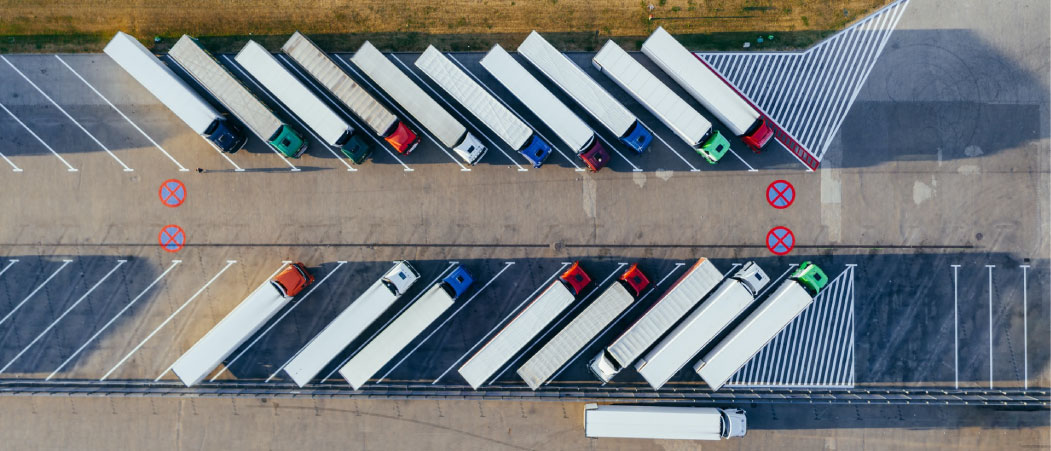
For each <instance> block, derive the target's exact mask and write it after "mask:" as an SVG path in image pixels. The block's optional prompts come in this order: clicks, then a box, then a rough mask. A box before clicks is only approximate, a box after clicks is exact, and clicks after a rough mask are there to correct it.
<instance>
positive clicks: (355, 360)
mask: <svg viewBox="0 0 1051 451" xmlns="http://www.w3.org/2000/svg"><path fill="white" fill-rule="evenodd" d="M473 281H474V280H473V279H472V278H471V275H470V274H468V273H467V270H465V269H463V267H462V266H457V267H456V268H454V269H453V270H452V272H451V273H449V275H448V276H445V278H444V279H442V281H441V282H438V283H436V284H434V286H432V287H431V288H430V289H428V290H427V291H426V292H425V293H423V295H421V296H420V298H419V299H418V300H416V302H414V303H413V304H412V305H410V306H409V307H408V308H407V309H405V311H404V312H402V314H401V315H399V316H398V317H397V318H396V319H395V320H394V321H392V322H391V323H390V325H389V326H387V327H386V328H384V329H383V331H381V332H380V333H379V335H377V336H376V338H375V339H373V340H372V341H370V342H369V343H368V344H367V345H365V347H364V348H362V349H361V351H359V352H358V353H357V354H355V355H354V357H352V358H351V359H350V360H349V361H348V362H347V364H346V365H343V367H342V368H340V369H339V374H340V375H342V376H343V378H344V379H346V380H347V382H348V383H350V386H351V387H354V389H355V390H357V389H359V388H361V386H362V385H365V383H366V382H368V380H369V379H370V378H372V376H373V375H375V374H376V372H378V371H379V370H380V369H382V368H383V367H384V366H385V365H386V364H387V363H389V362H390V361H391V360H392V359H394V357H395V356H397V355H398V353H400V352H401V351H402V350H403V349H405V347H406V346H408V345H409V343H410V342H412V340H413V339H414V338H416V336H418V335H419V334H421V333H423V331H424V329H426V328H427V327H428V326H430V325H431V323H433V322H434V321H435V320H437V319H438V317H439V316H441V314H442V313H444V312H445V311H446V310H448V309H449V307H452V305H453V303H454V302H455V301H456V298H458V297H460V295H462V294H463V293H464V292H465V291H467V288H469V287H470V286H471V283H472V282H473Z"/></svg>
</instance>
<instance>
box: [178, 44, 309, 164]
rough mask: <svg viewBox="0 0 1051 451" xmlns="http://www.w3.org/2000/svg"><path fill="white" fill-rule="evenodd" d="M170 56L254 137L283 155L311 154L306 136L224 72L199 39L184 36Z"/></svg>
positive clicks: (298, 155)
mask: <svg viewBox="0 0 1051 451" xmlns="http://www.w3.org/2000/svg"><path fill="white" fill-rule="evenodd" d="M168 56H170V57H171V58H172V60H174V61H175V62H176V63H177V64H178V65H179V67H181V68H182V70H184V71H186V73H187V74H190V76H191V77H193V79H194V80H196V81H197V83H199V84H200V85H201V86H202V87H204V89H205V90H206V91H208V92H209V93H211V94H212V96H213V97H215V98H216V99H217V100H219V103H222V104H223V106H225V107H226V109H228V110H230V112H231V113H233V114H234V116H237V118H238V119H240V120H241V123H243V124H244V125H245V126H246V127H248V129H249V130H251V131H252V133H254V134H255V135H256V136H258V137H259V139H261V140H263V142H265V143H267V144H268V145H270V146H271V147H273V148H274V149H276V150H277V151H278V152H280V153H281V154H282V155H284V156H286V157H289V158H299V157H300V156H302V155H303V153H304V152H306V151H307V141H306V140H305V139H303V135H302V134H300V133H299V132H298V131H296V130H295V129H294V128H292V127H291V126H290V125H288V124H285V123H283V122H281V120H280V119H278V118H277V116H275V115H274V112H273V111H270V109H269V108H267V107H266V105H264V104H263V102H260V101H259V99H257V98H256V97H255V96H254V95H252V93H251V92H249V91H248V89H247V88H245V86H244V85H242V84H241V82H239V81H237V79H236V78H234V76H233V75H231V74H230V72H228V71H227V70H226V69H223V66H222V65H220V64H219V62H218V61H216V60H215V58H213V57H212V55H211V54H209V53H208V51H206V50H205V49H204V48H203V47H201V46H200V44H198V42H197V40H196V39H194V38H191V37H189V36H187V35H182V37H181V38H179V41H178V42H176V43H175V45H173V46H172V48H171V50H169V51H168Z"/></svg>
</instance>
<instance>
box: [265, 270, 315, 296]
mask: <svg viewBox="0 0 1051 451" xmlns="http://www.w3.org/2000/svg"><path fill="white" fill-rule="evenodd" d="M312 283H314V276H312V275H311V274H310V272H309V271H307V268H306V266H305V265H303V263H300V262H296V263H293V264H291V265H288V266H286V267H285V269H284V271H281V272H280V273H278V274H277V275H276V276H274V278H273V279H270V284H271V285H273V286H274V288H276V289H277V291H278V292H279V293H281V296H284V297H289V298H290V297H294V296H295V295H297V294H299V292H300V291H303V289H304V288H306V287H307V285H310V284H312Z"/></svg>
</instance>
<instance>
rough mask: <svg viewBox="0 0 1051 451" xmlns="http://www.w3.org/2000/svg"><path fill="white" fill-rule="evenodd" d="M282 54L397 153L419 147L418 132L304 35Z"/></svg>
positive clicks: (287, 45) (290, 41)
mask: <svg viewBox="0 0 1051 451" xmlns="http://www.w3.org/2000/svg"><path fill="white" fill-rule="evenodd" d="M281 50H282V51H284V52H285V54H286V55H288V56H289V57H290V58H292V59H293V60H295V62H296V63H297V64H299V66H300V67H302V68H303V69H304V70H305V71H306V72H307V73H308V74H310V76H311V77H313V78H314V79H315V80H317V81H318V83H320V84H321V86H323V87H324V88H325V89H326V90H328V92H330V93H332V95H333V96H335V97H336V99H338V100H339V101H340V102H341V103H342V104H343V105H344V106H346V107H347V108H348V109H349V110H350V111H351V112H352V113H354V115H356V116H357V117H358V118H359V119H361V120H362V121H363V122H365V125H367V126H368V127H369V128H370V129H372V132H373V133H375V134H376V135H377V136H380V137H382V138H383V139H384V140H385V141H387V143H389V144H390V145H391V147H393V148H394V150H396V151H398V153H401V154H403V155H408V154H410V153H412V151H413V149H415V148H416V146H417V145H418V144H419V143H420V137H419V136H417V134H416V132H414V131H412V129H411V128H409V126H408V125H405V122H404V121H402V120H400V119H398V117H397V116H395V115H394V113H391V112H390V110H388V109H387V107H385V106H383V104H381V103H379V102H378V101H376V99H375V98H373V97H372V95H371V94H369V93H368V91H365V89H364V88H362V87H361V85H359V84H357V83H356V82H355V81H354V79H352V78H350V76H349V75H347V73H346V72H344V71H343V69H340V68H339V66H337V65H336V63H335V62H334V61H332V58H329V57H328V55H326V54H325V52H323V51H322V50H321V48H319V47H318V46H317V45H316V44H314V43H313V42H312V41H311V40H310V39H309V38H307V37H306V36H304V35H303V34H302V33H300V32H298V31H297V32H295V33H293V34H292V37H290V38H288V41H286V42H285V45H284V46H282V47H281Z"/></svg>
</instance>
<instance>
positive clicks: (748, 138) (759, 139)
mask: <svg viewBox="0 0 1051 451" xmlns="http://www.w3.org/2000/svg"><path fill="white" fill-rule="evenodd" d="M773 136H774V130H773V129H771V128H770V124H767V123H766V119H763V118H762V117H760V118H759V119H758V120H756V121H755V124H752V128H751V129H750V130H748V132H747V133H745V134H744V136H742V137H741V141H744V143H745V144H747V145H748V147H749V148H751V149H752V152H755V153H759V150H760V149H762V148H763V146H765V145H766V143H768V142H770V138H772V137H773Z"/></svg>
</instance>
